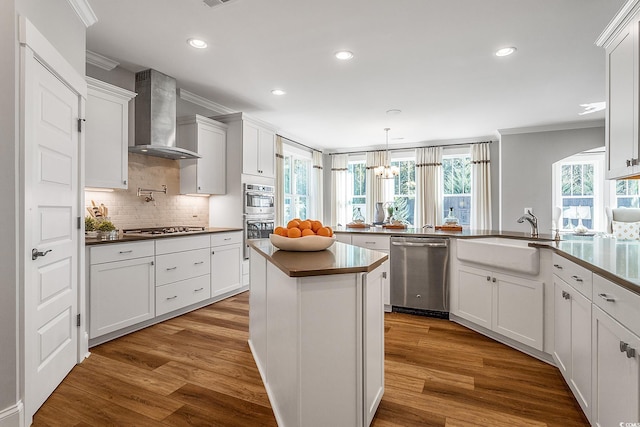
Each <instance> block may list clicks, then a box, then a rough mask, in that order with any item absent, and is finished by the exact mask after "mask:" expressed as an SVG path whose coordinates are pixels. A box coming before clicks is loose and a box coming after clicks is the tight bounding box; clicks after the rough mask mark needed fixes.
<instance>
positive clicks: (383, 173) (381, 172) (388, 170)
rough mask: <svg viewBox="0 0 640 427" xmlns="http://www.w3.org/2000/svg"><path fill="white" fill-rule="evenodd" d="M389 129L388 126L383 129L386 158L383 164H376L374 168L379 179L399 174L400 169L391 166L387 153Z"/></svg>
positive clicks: (392, 177) (391, 177) (390, 177)
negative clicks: (385, 138) (385, 137)
mask: <svg viewBox="0 0 640 427" xmlns="http://www.w3.org/2000/svg"><path fill="white" fill-rule="evenodd" d="M389 130H391V129H390V128H385V129H384V131H385V132H386V134H387V158H386V161H385V165H384V166H377V167H376V168H375V169H374V174H375V175H376V177H377V178H380V179H394V178H395V177H396V176H398V175H399V174H400V170H399V169H398V167H397V166H391V165H390V163H391V156H390V155H389Z"/></svg>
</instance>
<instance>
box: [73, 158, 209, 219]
mask: <svg viewBox="0 0 640 427" xmlns="http://www.w3.org/2000/svg"><path fill="white" fill-rule="evenodd" d="M162 185H166V186H167V194H163V193H154V194H153V197H154V199H155V200H154V201H151V202H146V201H145V197H138V196H137V191H138V188H143V189H157V190H161V189H162ZM179 192H180V163H179V161H178V160H168V159H162V158H159V157H151V156H144V155H141V154H133V153H129V188H128V189H127V190H114V191H113V192H103V191H85V193H84V196H85V204H86V206H87V207H90V206H91V201H92V200H93V201H94V202H95V203H96V204H97V205H100V204H101V203H102V204H104V205H105V206H106V207H107V208H108V209H109V217H110V219H111V221H112V222H113V223H114V225H115V226H116V228H118V229H120V230H122V229H127V228H138V227H163V226H192V227H208V226H209V198H208V197H198V196H184V195H180V194H179ZM84 215H85V216H86V215H89V213H88V212H87V211H86V209H85V211H84Z"/></svg>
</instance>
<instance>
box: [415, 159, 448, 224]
mask: <svg viewBox="0 0 640 427" xmlns="http://www.w3.org/2000/svg"><path fill="white" fill-rule="evenodd" d="M442 199H443V195H442V147H425V148H418V149H416V207H415V217H416V220H415V225H416V227H422V226H424V225H427V224H430V225H434V226H435V225H441V224H442V219H443V218H442V201H443V200H442Z"/></svg>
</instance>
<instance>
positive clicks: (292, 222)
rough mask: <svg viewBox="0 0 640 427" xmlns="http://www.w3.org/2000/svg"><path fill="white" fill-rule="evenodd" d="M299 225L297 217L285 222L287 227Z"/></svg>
mask: <svg viewBox="0 0 640 427" xmlns="http://www.w3.org/2000/svg"><path fill="white" fill-rule="evenodd" d="M299 225H300V221H299V220H297V219H292V220H291V221H289V222H288V223H287V228H294V227H295V228H298V226H299Z"/></svg>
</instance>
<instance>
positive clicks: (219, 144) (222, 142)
mask: <svg viewBox="0 0 640 427" xmlns="http://www.w3.org/2000/svg"><path fill="white" fill-rule="evenodd" d="M226 147H227V133H226V132H225V131H224V130H223V129H218V128H214V127H209V126H200V128H199V129H198V154H200V155H201V156H202V158H201V159H198V160H196V161H197V162H198V165H197V187H196V190H197V194H225V193H226V176H227V175H226V174H227V167H226V164H227V157H226Z"/></svg>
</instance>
